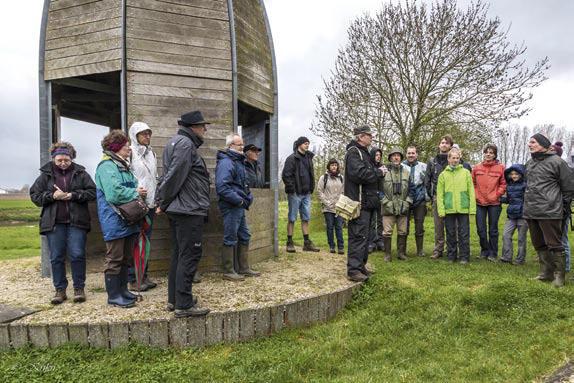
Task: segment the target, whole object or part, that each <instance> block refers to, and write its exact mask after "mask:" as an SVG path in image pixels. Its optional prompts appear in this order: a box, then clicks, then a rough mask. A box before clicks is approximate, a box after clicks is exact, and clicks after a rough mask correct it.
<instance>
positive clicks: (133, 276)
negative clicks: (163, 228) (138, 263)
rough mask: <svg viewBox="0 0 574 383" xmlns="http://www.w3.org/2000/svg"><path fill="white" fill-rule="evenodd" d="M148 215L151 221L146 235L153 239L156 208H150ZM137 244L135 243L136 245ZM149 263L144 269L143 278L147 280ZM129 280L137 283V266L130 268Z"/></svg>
mask: <svg viewBox="0 0 574 383" xmlns="http://www.w3.org/2000/svg"><path fill="white" fill-rule="evenodd" d="M147 215H148V217H149V221H150V225H149V229H147V230H146V232H145V235H146V236H147V237H148V239H149V240H150V241H151V230H152V227H153V219H154V217H155V210H154V209H150V210H149V212H148V213H147ZM135 245H136V244H135V243H134V246H135ZM148 265H149V263H146V265H145V271H144V277H143V279H144V280H145V279H146V278H147V268H148ZM128 275H129V280H130V282H131V283H135V282H136V269H135V267H130V270H129V274H128Z"/></svg>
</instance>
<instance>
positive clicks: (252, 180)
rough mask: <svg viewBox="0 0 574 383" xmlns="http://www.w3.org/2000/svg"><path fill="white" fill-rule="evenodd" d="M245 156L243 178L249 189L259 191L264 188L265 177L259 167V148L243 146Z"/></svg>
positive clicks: (250, 145)
mask: <svg viewBox="0 0 574 383" xmlns="http://www.w3.org/2000/svg"><path fill="white" fill-rule="evenodd" d="M243 153H244V154H245V176H246V177H247V184H248V185H249V188H250V189H261V188H264V187H265V177H264V176H263V172H262V171H261V167H260V166H259V161H258V158H259V153H261V148H258V147H257V146H255V145H253V144H248V145H245V147H244V148H243Z"/></svg>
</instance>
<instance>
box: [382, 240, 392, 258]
mask: <svg viewBox="0 0 574 383" xmlns="http://www.w3.org/2000/svg"><path fill="white" fill-rule="evenodd" d="M392 242H393V238H392V237H383V244H384V246H385V258H384V261H385V262H390V261H391V260H392V258H391V246H392Z"/></svg>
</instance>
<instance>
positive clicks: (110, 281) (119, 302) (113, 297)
mask: <svg viewBox="0 0 574 383" xmlns="http://www.w3.org/2000/svg"><path fill="white" fill-rule="evenodd" d="M104 276H105V281H106V291H107V293H108V304H109V305H112V306H116V307H122V308H130V307H134V306H135V300H132V299H126V298H124V297H123V295H122V294H121V286H120V283H121V281H120V275H119V274H118V275H115V274H105V275H104Z"/></svg>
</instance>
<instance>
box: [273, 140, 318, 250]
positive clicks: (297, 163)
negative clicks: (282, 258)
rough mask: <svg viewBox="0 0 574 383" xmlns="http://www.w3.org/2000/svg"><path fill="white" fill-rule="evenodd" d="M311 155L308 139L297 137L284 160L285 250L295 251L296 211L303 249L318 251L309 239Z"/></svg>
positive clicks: (312, 185) (313, 177)
mask: <svg viewBox="0 0 574 383" xmlns="http://www.w3.org/2000/svg"><path fill="white" fill-rule="evenodd" d="M313 156H314V154H313V153H312V152H310V151H309V139H308V138H307V137H299V138H298V139H297V140H296V141H295V142H294V143H293V154H291V155H290V156H289V157H287V159H286V160H285V165H284V166H283V173H282V174H281V178H282V179H283V183H284V184H285V193H287V198H288V199H287V201H288V205H289V214H288V221H289V222H288V223H287V252H288V253H294V252H295V244H294V243H293V228H294V227H295V221H296V220H297V213H299V215H300V216H301V230H302V231H303V238H304V242H303V251H319V249H318V248H316V247H315V245H314V244H313V242H312V241H311V240H310V239H309V220H310V219H311V194H312V193H313V191H314V189H315V176H314V174H313Z"/></svg>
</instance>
